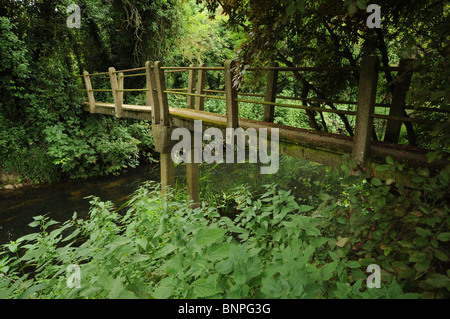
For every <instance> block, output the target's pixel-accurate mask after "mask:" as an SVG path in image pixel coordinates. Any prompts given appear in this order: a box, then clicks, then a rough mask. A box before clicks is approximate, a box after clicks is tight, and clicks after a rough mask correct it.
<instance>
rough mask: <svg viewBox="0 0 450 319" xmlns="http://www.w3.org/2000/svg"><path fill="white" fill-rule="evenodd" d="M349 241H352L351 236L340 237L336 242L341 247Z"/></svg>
mask: <svg viewBox="0 0 450 319" xmlns="http://www.w3.org/2000/svg"><path fill="white" fill-rule="evenodd" d="M348 243H350V238H346V237H344V238H339V240H338V241H337V243H336V246H339V247H344V246H345V245H347V244H348Z"/></svg>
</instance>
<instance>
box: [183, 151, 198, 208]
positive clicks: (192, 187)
mask: <svg viewBox="0 0 450 319" xmlns="http://www.w3.org/2000/svg"><path fill="white" fill-rule="evenodd" d="M194 153H195V150H194V148H191V149H190V150H188V154H187V158H190V163H186V182H187V193H188V196H189V199H190V200H191V201H192V205H191V208H197V207H198V205H199V202H200V168H199V164H198V163H194V160H195V157H194Z"/></svg>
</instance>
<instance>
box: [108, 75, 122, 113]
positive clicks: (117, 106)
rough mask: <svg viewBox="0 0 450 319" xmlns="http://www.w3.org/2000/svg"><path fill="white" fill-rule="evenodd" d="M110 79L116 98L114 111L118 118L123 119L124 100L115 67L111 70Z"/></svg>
mask: <svg viewBox="0 0 450 319" xmlns="http://www.w3.org/2000/svg"><path fill="white" fill-rule="evenodd" d="M109 79H110V81H111V89H112V93H113V98H114V109H115V115H116V117H117V118H121V117H122V100H121V98H120V92H119V91H117V90H119V89H120V88H119V83H118V81H117V72H116V69H115V68H114V67H110V68H109Z"/></svg>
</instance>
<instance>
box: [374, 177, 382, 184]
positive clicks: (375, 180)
mask: <svg viewBox="0 0 450 319" xmlns="http://www.w3.org/2000/svg"><path fill="white" fill-rule="evenodd" d="M371 182H372V185H374V186H381V185H382V184H383V183H382V182H381V180H379V179H378V178H376V177H374V178H372V179H371Z"/></svg>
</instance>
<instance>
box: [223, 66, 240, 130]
mask: <svg viewBox="0 0 450 319" xmlns="http://www.w3.org/2000/svg"><path fill="white" fill-rule="evenodd" d="M233 67H234V61H233V60H226V61H225V96H226V104H227V128H237V127H238V126H239V120H238V114H239V109H238V102H237V101H236V99H237V89H236V87H235V86H234V85H233V75H234V74H233V73H234V72H233Z"/></svg>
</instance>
